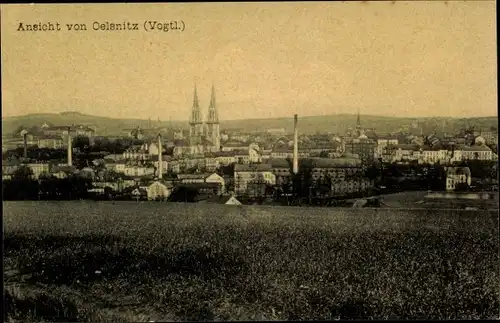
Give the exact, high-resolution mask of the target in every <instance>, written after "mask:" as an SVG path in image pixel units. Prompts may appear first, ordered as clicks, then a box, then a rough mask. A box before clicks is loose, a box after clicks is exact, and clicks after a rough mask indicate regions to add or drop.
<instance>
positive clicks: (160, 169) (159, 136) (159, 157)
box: [158, 134, 163, 180]
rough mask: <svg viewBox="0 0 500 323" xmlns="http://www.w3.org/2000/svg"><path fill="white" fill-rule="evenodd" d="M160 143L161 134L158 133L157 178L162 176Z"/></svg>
mask: <svg viewBox="0 0 500 323" xmlns="http://www.w3.org/2000/svg"><path fill="white" fill-rule="evenodd" d="M161 154H162V145H161V134H158V179H160V180H161V179H162V178H163V165H162V160H161V157H162V156H161Z"/></svg>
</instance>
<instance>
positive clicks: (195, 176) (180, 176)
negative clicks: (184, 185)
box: [177, 173, 212, 179]
mask: <svg viewBox="0 0 500 323" xmlns="http://www.w3.org/2000/svg"><path fill="white" fill-rule="evenodd" d="M210 175H212V174H210V173H201V174H177V178H178V179H205V178H207V177H208V176H210Z"/></svg>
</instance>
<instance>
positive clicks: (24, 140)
mask: <svg viewBox="0 0 500 323" xmlns="http://www.w3.org/2000/svg"><path fill="white" fill-rule="evenodd" d="M22 134H23V144H24V145H23V147H24V158H25V159H28V132H27V131H25V130H23V132H22Z"/></svg>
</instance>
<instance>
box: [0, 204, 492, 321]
mask: <svg viewBox="0 0 500 323" xmlns="http://www.w3.org/2000/svg"><path fill="white" fill-rule="evenodd" d="M3 221H4V271H5V277H4V282H5V284H4V286H5V290H4V296H5V301H6V303H5V309H6V315H7V321H10V322H16V321H23V322H26V321H32V322H33V321H53V322H54V321H65V322H76V321H80V322H90V321H115V322H118V321H120V322H123V321H160V320H161V321H186V320H189V321H212V320H224V321H225V320H335V319H493V318H498V316H499V312H498V308H499V307H500V303H499V292H500V287H499V286H500V276H499V270H498V262H499V231H498V213H497V211H491V212H488V211H459V210H404V209H390V210H389V209H341V208H299V207H293V208H291V207H266V206H230V205H227V206H226V205H209V204H207V205H203V207H200V205H195V204H182V203H161V202H158V203H148V202H143V203H140V202H139V203H137V202H115V203H113V202H89V201H72V202H4V203H3Z"/></svg>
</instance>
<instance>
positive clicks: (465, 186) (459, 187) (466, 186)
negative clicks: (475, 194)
mask: <svg viewBox="0 0 500 323" xmlns="http://www.w3.org/2000/svg"><path fill="white" fill-rule="evenodd" d="M469 190H470V186H469V184H467V183H458V184H457V185H455V191H456V192H466V191H469Z"/></svg>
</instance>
